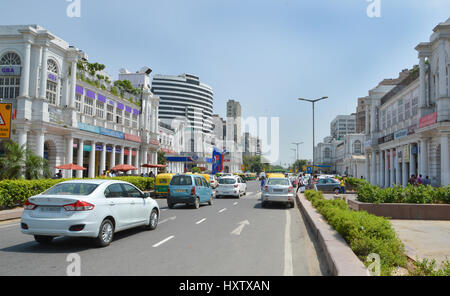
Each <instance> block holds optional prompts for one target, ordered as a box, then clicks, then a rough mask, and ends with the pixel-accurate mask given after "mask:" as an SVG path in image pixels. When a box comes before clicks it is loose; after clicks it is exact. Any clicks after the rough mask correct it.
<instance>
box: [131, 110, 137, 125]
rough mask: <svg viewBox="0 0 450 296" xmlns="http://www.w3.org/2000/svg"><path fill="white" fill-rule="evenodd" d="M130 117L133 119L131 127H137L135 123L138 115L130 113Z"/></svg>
mask: <svg viewBox="0 0 450 296" xmlns="http://www.w3.org/2000/svg"><path fill="white" fill-rule="evenodd" d="M131 119H132V121H133V128H137V123H138V116H137V115H136V114H134V113H133V114H132V115H131Z"/></svg>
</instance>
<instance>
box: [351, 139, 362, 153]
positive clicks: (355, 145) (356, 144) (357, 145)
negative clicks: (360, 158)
mask: <svg viewBox="0 0 450 296" xmlns="http://www.w3.org/2000/svg"><path fill="white" fill-rule="evenodd" d="M353 154H361V141H359V140H356V141H355V142H353Z"/></svg>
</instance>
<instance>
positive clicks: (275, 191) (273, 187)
mask: <svg viewBox="0 0 450 296" xmlns="http://www.w3.org/2000/svg"><path fill="white" fill-rule="evenodd" d="M294 192H295V191H294V187H292V184H291V182H290V181H289V179H288V178H269V180H268V181H267V183H266V185H265V186H264V189H263V192H262V195H261V201H262V207H263V208H264V207H266V206H267V204H268V203H270V202H276V203H287V204H288V205H290V207H291V208H293V207H294V206H295V201H294Z"/></svg>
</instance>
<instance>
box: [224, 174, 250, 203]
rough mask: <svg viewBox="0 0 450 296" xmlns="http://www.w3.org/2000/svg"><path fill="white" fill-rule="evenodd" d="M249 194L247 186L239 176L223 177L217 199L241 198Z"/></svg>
mask: <svg viewBox="0 0 450 296" xmlns="http://www.w3.org/2000/svg"><path fill="white" fill-rule="evenodd" d="M246 194H247V184H246V183H245V182H244V181H243V180H242V178H241V177H239V176H232V177H231V176H230V177H222V178H220V179H219V186H217V188H216V198H220V197H222V196H233V197H237V198H240V197H241V196H242V195H246Z"/></svg>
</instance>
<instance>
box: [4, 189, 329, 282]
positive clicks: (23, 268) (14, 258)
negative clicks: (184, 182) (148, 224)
mask: <svg viewBox="0 0 450 296" xmlns="http://www.w3.org/2000/svg"><path fill="white" fill-rule="evenodd" d="M247 184H248V194H247V195H246V196H245V197H241V198H240V199H231V198H230V199H222V198H221V199H214V203H213V205H212V206H209V205H202V206H201V207H200V208H199V209H197V210H196V209H193V208H189V207H185V206H183V205H177V206H176V207H175V208H174V209H168V208H167V204H166V201H165V200H164V199H158V200H157V201H158V203H159V205H160V207H161V217H160V224H159V225H158V228H157V229H156V230H155V231H146V230H143V229H132V230H128V231H124V232H120V233H117V234H116V235H115V239H114V241H113V242H112V244H111V245H110V246H109V247H106V248H95V247H94V246H93V245H92V243H91V241H90V240H89V239H80V238H57V239H55V240H54V242H53V244H52V245H50V246H41V245H39V244H38V243H36V242H35V241H34V239H33V237H32V236H28V235H24V234H22V233H21V232H20V230H19V221H13V222H8V223H3V224H0V275H66V269H67V266H68V265H69V262H68V261H67V260H66V259H67V256H68V254H70V253H77V254H78V255H79V256H80V258H81V275H179V276H183V275H194V276H196V275H202V276H208V275H216V276H226V275H233V276H239V275H240V276H250V275H253V276H258V275H265V276H277V275H324V274H326V263H325V259H324V255H323V254H322V253H321V251H320V249H319V248H318V247H317V244H316V242H314V241H312V240H311V237H312V236H311V235H310V233H309V232H310V230H309V228H308V226H306V225H305V221H304V220H303V218H302V217H301V214H300V212H299V210H298V208H297V207H295V208H292V209H291V208H287V207H285V206H273V207H270V208H262V207H261V203H260V200H259V199H260V193H259V192H258V191H259V185H258V182H255V181H253V182H248V183H247Z"/></svg>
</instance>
